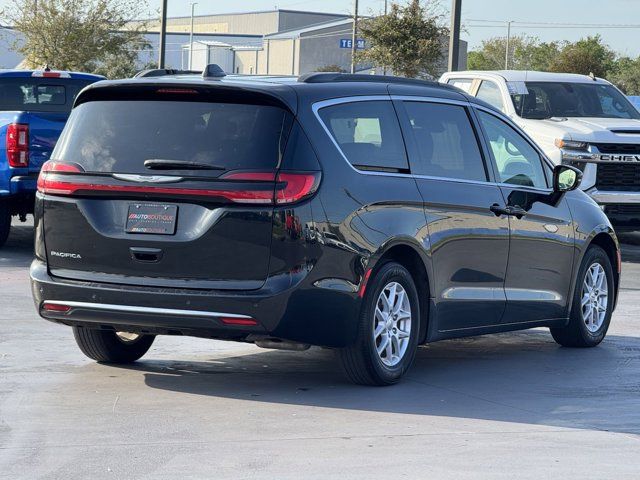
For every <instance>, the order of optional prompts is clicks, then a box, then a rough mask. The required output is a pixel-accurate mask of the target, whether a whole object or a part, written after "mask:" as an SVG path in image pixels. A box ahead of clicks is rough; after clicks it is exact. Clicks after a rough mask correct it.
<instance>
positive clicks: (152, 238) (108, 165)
mask: <svg viewBox="0 0 640 480" xmlns="http://www.w3.org/2000/svg"><path fill="white" fill-rule="evenodd" d="M105 90H106V91H105ZM90 94H91V92H89V94H88V95H87V97H88V98H83V97H81V98H80V99H79V101H78V102H79V104H78V105H77V106H76V107H75V108H74V110H73V112H72V114H71V117H70V119H69V121H68V123H67V126H66V127H65V130H64V132H63V134H62V136H61V138H60V140H59V142H58V144H57V146H56V148H55V150H54V153H53V155H52V161H51V162H48V164H46V165H45V168H44V169H43V173H42V174H41V177H40V179H39V191H40V192H41V193H44V194H45V199H44V211H45V213H44V231H45V245H46V249H47V257H48V265H49V269H50V273H51V274H52V275H54V276H58V277H64V278H70V279H77V280H86V281H99V282H112V283H119V284H136V285H144V286H162V287H180V288H203V289H232V290H251V289H258V288H260V287H261V286H262V285H263V284H264V282H265V280H266V277H267V272H268V269H269V256H270V247H271V236H272V216H273V209H274V205H275V204H276V203H278V199H279V198H280V197H282V198H284V197H285V196H286V195H285V193H287V192H288V194H291V193H292V192H291V189H294V190H295V189H298V190H300V188H303V187H304V185H303V186H301V185H300V182H299V181H298V179H293V181H282V179H281V178H278V167H279V162H280V159H281V157H282V153H283V149H284V147H285V144H286V141H287V136H288V133H289V130H290V127H291V124H292V119H293V115H292V113H291V112H290V111H289V110H288V109H287V108H286V105H285V104H284V103H283V102H281V101H279V100H278V99H277V98H275V97H271V96H268V95H263V94H261V93H256V92H242V91H241V90H238V89H233V88H229V87H225V88H218V89H215V88H213V89H211V88H209V89H201V88H198V87H184V86H163V85H162V84H160V86H158V85H157V84H154V85H143V86H140V87H138V88H133V87H128V88H127V89H120V90H119V89H118V88H113V89H111V90H110V89H108V88H107V89H105V88H104V87H102V88H98V89H97V93H96V94H94V95H93V96H91V95H90ZM87 100H88V101H87ZM295 193H296V192H293V194H294V196H295Z"/></svg>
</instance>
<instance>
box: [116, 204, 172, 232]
mask: <svg viewBox="0 0 640 480" xmlns="http://www.w3.org/2000/svg"><path fill="white" fill-rule="evenodd" d="M177 217H178V206H177V205H158V204H148V203H146V204H145V203H135V204H132V205H129V212H128V213H127V226H126V232H127V233H155V234H158V235H173V234H174V233H176V219H177Z"/></svg>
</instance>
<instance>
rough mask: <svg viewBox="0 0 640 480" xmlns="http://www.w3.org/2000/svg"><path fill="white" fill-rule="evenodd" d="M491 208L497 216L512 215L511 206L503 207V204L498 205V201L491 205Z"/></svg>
mask: <svg viewBox="0 0 640 480" xmlns="http://www.w3.org/2000/svg"><path fill="white" fill-rule="evenodd" d="M489 210H491V211H492V212H493V213H494V215H495V216H496V217H499V216H500V215H511V214H510V213H509V207H503V206H501V205H498V204H497V203H494V204H493V205H491V206H490V207H489Z"/></svg>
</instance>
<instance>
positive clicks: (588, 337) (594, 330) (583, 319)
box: [550, 245, 615, 348]
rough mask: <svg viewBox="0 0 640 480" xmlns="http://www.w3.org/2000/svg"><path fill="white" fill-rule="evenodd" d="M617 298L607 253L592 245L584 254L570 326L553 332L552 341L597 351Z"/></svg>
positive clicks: (554, 329)
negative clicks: (591, 348) (594, 348)
mask: <svg viewBox="0 0 640 480" xmlns="http://www.w3.org/2000/svg"><path fill="white" fill-rule="evenodd" d="M614 298H615V285H614V280H613V267H612V266H611V260H609V256H608V255H607V253H606V252H605V251H604V250H603V249H602V248H600V247H598V246H597V245H592V246H590V247H589V249H588V250H587V253H585V255H584V258H583V260H582V263H581V265H580V269H579V271H578V279H577V283H576V288H575V292H574V294H573V304H572V306H571V315H570V317H569V323H568V324H567V326H565V327H561V328H551V329H550V330H551V335H552V336H553V339H554V340H555V341H556V342H557V343H558V344H560V345H562V346H563V347H574V348H585V347H595V346H596V345H598V344H599V343H600V342H602V340H604V337H605V335H606V334H607V330H608V329H609V324H610V322H611V314H612V313H613V303H614Z"/></svg>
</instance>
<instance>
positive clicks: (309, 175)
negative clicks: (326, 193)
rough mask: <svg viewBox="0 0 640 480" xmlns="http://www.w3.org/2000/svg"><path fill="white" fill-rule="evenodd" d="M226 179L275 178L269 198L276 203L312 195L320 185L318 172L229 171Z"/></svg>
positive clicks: (297, 200) (283, 203) (266, 180)
mask: <svg viewBox="0 0 640 480" xmlns="http://www.w3.org/2000/svg"><path fill="white" fill-rule="evenodd" d="M223 178H225V179H227V180H245V181H265V182H273V181H274V180H275V183H276V186H275V195H274V198H273V199H272V200H271V201H272V202H274V201H275V203H276V204H278V205H287V204H290V203H296V202H299V201H300V200H303V199H305V198H307V197H309V196H311V195H313V194H314V193H315V192H316V190H317V189H318V186H319V185H320V172H297V173H293V172H279V173H278V174H275V173H273V172H237V173H234V172H230V173H228V174H225V175H224V176H223Z"/></svg>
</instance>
